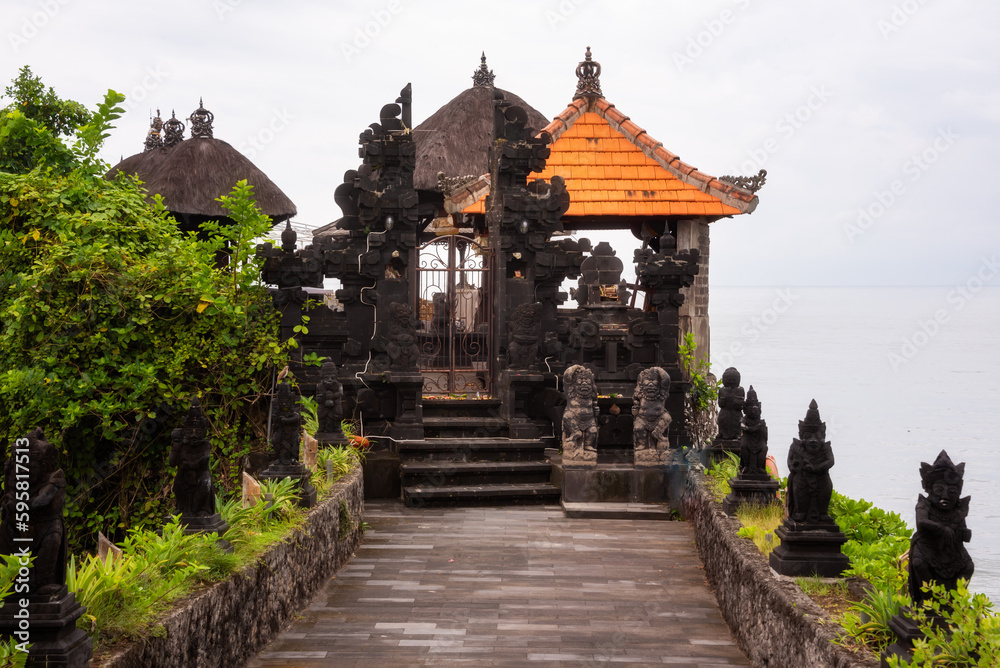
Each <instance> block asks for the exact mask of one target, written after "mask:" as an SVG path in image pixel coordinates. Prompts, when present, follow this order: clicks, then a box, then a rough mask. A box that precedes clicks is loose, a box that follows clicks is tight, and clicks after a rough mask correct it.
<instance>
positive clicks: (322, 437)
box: [316, 359, 347, 445]
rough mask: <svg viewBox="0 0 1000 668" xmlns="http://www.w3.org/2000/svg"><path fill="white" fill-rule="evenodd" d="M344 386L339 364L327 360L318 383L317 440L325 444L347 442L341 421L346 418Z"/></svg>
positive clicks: (322, 367) (321, 368) (321, 369)
mask: <svg viewBox="0 0 1000 668" xmlns="http://www.w3.org/2000/svg"><path fill="white" fill-rule="evenodd" d="M343 398H344V386H343V385H342V384H341V383H340V381H339V380H337V365H336V364H334V363H333V360H329V359H328V360H326V361H324V362H323V366H321V367H320V379H319V382H318V383H316V418H317V421H318V422H319V427H318V428H317V430H316V440H317V441H319V442H320V443H322V444H324V445H330V444H338V443H346V442H347V438H346V437H345V436H344V430H343V428H342V427H341V422H343V420H344V406H343Z"/></svg>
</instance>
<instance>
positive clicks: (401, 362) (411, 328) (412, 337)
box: [385, 302, 420, 371]
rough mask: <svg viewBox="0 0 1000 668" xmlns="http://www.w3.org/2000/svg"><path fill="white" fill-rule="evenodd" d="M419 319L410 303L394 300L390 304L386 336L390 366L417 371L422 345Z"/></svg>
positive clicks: (401, 369)
mask: <svg viewBox="0 0 1000 668" xmlns="http://www.w3.org/2000/svg"><path fill="white" fill-rule="evenodd" d="M416 326H417V321H416V319H415V318H414V317H413V308H412V307H411V306H410V305H409V304H403V303H402V302H393V303H392V304H389V325H388V335H387V336H386V339H387V341H386V346H385V349H386V352H387V353H389V360H390V362H389V368H391V369H396V370H399V371H415V370H416V369H417V358H418V356H419V354H420V346H418V345H417V329H416Z"/></svg>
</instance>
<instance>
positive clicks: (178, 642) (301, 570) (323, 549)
mask: <svg viewBox="0 0 1000 668" xmlns="http://www.w3.org/2000/svg"><path fill="white" fill-rule="evenodd" d="M342 500H345V501H347V507H348V509H349V511H350V514H351V518H352V520H353V523H354V529H353V530H352V531H351V533H350V534H348V535H347V536H345V537H344V538H343V539H341V537H340V536H339V535H338V534H339V532H340V529H339V525H340V502H341V501H342ZM363 519H364V478H363V476H362V472H361V467H360V466H359V467H357V468H355V469H354V470H353V471H352V472H351V473H349V474H348V475H347V476H346V477H345V478H344V479H342V480H340V481H339V482H337V483H336V484H335V485H334V488H333V492H332V494H331V496H330V497H328V498H327V499H326V500H325V501H323V502H322V503H321V504H319V505H318V506H316V507H315V508H313V509H312V510H311V511H310V512H309V515H308V517H307V518H306V522H305V524H304V525H303V526H302V527H300V528H299V529H296V530H295V531H294V532H293V533H292V534H291V535H290V536H289V537H288V538H286V539H285V540H283V541H282V542H280V543H277V544H276V545H274V546H272V547H271V549H269V550H268V551H267V552H265V553H264V554H263V555H261V557H259V558H258V559H257V561H256V562H255V563H254V564H251V565H249V566H246V567H245V568H243V569H242V570H240V571H236V572H235V573H233V574H232V576H231V577H230V578H229V579H227V580H224V581H222V582H218V583H215V584H213V585H211V586H210V587H208V588H207V589H205V590H203V591H201V592H198V593H196V594H194V595H193V597H192V598H190V599H188V601H187V602H186V604H184V605H183V606H182V607H180V608H178V609H176V610H175V611H173V612H171V613H170V614H169V615H168V616H167V617H166V618H165V619H164V620H163V622H162V623H163V626H164V627H165V629H166V635H165V636H164V637H150V638H146V639H143V640H139V641H136V642H134V643H132V644H130V645H128V646H126V647H125V648H124V649H123V650H120V651H118V652H116V653H114V654H113V655H111V656H110V657H109V658H108V659H107V660H105V661H104V662H103V663H102V664H100V665H101V666H103V667H104V668H192V667H193V666H242V665H245V664H246V663H247V662H248V661H250V660H251V659H252V658H253V657H255V656H256V655H257V654H258V653H259V652H260V651H261V650H262V649H263V648H264V647H265V646H266V645H267V643H268V642H270V641H271V640H273V639H274V638H275V637H276V636H277V635H278V633H280V632H281V630H282V629H283V628H284V627H285V625H286V624H287V623H288V622H289V620H291V618H292V617H293V616H294V615H295V614H296V613H298V612H299V611H300V610H301V609H302V608H304V607H305V606H306V605H308V603H309V601H310V600H312V598H313V597H314V596H315V595H316V594H317V593H319V591H320V590H321V589H322V587H323V586H324V585H325V584H326V583H327V581H329V579H330V578H331V576H333V574H334V573H335V572H336V571H337V570H339V569H340V568H341V567H342V566H343V565H344V564H345V563H347V561H348V560H349V559H350V558H351V555H352V554H353V553H354V551H355V550H356V549H357V546H358V544H359V543H360V541H361V535H362V530H361V521H362V520H363Z"/></svg>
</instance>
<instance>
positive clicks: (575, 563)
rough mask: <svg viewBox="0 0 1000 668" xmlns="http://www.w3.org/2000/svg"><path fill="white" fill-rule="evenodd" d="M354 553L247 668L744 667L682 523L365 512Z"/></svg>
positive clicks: (389, 506)
mask: <svg viewBox="0 0 1000 668" xmlns="http://www.w3.org/2000/svg"><path fill="white" fill-rule="evenodd" d="M365 520H366V521H367V522H368V523H369V524H370V526H371V528H370V529H369V531H368V533H367V534H366V536H365V540H364V543H363V544H362V545H361V546H360V547H359V548H358V550H357V551H356V553H355V557H354V558H353V559H352V560H351V562H350V564H349V565H348V566H347V567H345V568H344V569H343V570H342V571H341V572H339V573H338V574H337V576H336V577H335V578H334V579H333V580H331V581H330V582H329V583H328V584H327V586H326V588H325V589H324V590H323V591H322V593H321V594H320V595H319V596H318V597H317V598H316V599H314V600H313V602H312V604H311V605H310V606H309V607H308V608H307V609H305V610H304V611H302V613H301V614H300V616H299V618H298V621H296V622H295V623H294V624H293V625H292V626H291V627H289V628H288V629H287V630H286V631H285V632H284V633H282V634H281V635H280V636H279V637H278V639H277V640H276V641H275V642H273V643H272V644H271V645H270V646H269V647H268V648H267V649H266V650H265V651H264V652H263V653H262V654H260V655H259V656H258V657H257V658H256V659H254V660H252V661H251V662H250V663H249V666H251V667H252V668H265V667H266V668H271V667H275V666H298V667H300V668H307V667H309V666H338V667H343V668H349V667H351V666H359V667H360V666H364V667H365V668H368V667H370V666H421V665H425V666H431V665H432V666H440V665H451V664H463V665H474V666H526V665H539V666H557V665H558V666H589V665H597V664H601V665H604V664H605V663H607V662H610V665H619V663H621V664H622V665H636V666H644V665H662V664H668V665H670V666H677V667H688V668H693V667H695V666H704V667H707V666H716V667H719V668H721V667H723V666H748V665H750V664H749V662H748V661H747V659H746V657H745V656H744V655H743V653H742V652H740V650H739V649H738V648H737V647H736V645H735V642H734V640H733V637H732V635H731V633H730V631H729V628H728V627H727V626H726V624H725V622H723V620H722V617H721V615H720V613H719V610H718V607H717V605H716V601H715V596H714V595H713V593H712V590H711V589H710V588H709V586H708V585H707V584H706V583H705V575H704V571H703V569H702V563H701V561H700V559H699V558H698V553H697V551H696V549H695V545H694V534H693V529H694V527H693V526H692V524H690V523H687V522H653V521H645V520H588V519H569V518H566V517H564V516H563V513H562V510H561V509H560V508H559V507H558V506H529V507H519V508H423V509H420V510H412V509H408V508H406V507H404V506H403V505H402V504H401V503H392V502H379V503H369V504H367V506H366V517H365Z"/></svg>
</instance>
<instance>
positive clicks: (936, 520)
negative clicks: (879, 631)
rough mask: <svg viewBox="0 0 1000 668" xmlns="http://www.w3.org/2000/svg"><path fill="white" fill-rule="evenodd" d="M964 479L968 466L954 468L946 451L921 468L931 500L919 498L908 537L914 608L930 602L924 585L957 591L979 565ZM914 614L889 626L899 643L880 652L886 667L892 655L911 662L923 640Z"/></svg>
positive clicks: (942, 622) (900, 617) (905, 613)
mask: <svg viewBox="0 0 1000 668" xmlns="http://www.w3.org/2000/svg"><path fill="white" fill-rule="evenodd" d="M964 475H965V462H962V463H961V464H958V465H957V466H956V465H955V464H954V463H953V462H952V461H951V457H949V456H948V453H947V452H945V451H944V450H942V451H941V452H940V453H939V454H938V456H937V459H935V460H934V464H933V465H930V464H928V463H927V462H921V464H920V482H921V485H922V486H923V488H924V491H925V492H927V496H924V495H923V494H920V495H919V496H918V497H917V510H916V516H917V517H916V519H917V529H916V531H914V532H913V536H912V537H911V538H910V559H909V571H910V572H909V581H908V583H907V584H908V588H909V593H910V599H911V600H912V601H913V607H914V608H915V607H919V606H923V605H925V604H926V603H927V601H928V599H929V598H930V595H929V594H927V593H926V592H924V591H922V587H923V586H924V585H930V584H937V585H943V586H944V588H945V589H946V590H948V591H952V590H954V589H956V588H957V587H958V580H959V578H964V579H965V580H969V579H971V578H972V574H973V572H974V570H975V566H974V565H973V563H972V557H970V556H969V551H968V550H966V549H965V543H967V542H969V541H970V540H971V539H972V532H971V531H970V530H969V527H968V526H966V524H965V518H966V517H967V516H968V514H969V498H970V497H968V496H966V497H964V498H963V497H962V482H963V480H962V479H963V477H964ZM911 614H912V608H911V609H904V610H902V611H901V612H900V614H897V615H894V616H893V617H892V619H891V620H890V621H889V628H891V629H892V630H893V632H894V633H895V634H896V642H895V643H893V644H892V645H889V647H887V648H886V649H885V650H884V651H883V652H882V665H883V666H888V665H889V664H888V661H887V659H888V657H890V656H898V657H900V658H902V659H906V660H907V661H910V660H912V658H913V641H914V640H916V639H918V638H921V637H922V636H923V632H922V631H921V630H920V627H919V626H918V625H917V624H916V622H915V621H914V620H913V619H912V618H911V616H910V615H911ZM930 617H931V620H932V621H933V622H934V623H935V624H937V625H939V626H943V625H945V624H947V621H946V619H945V618H944V617H943V616H941V615H937V614H933V613H932V614H930Z"/></svg>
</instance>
